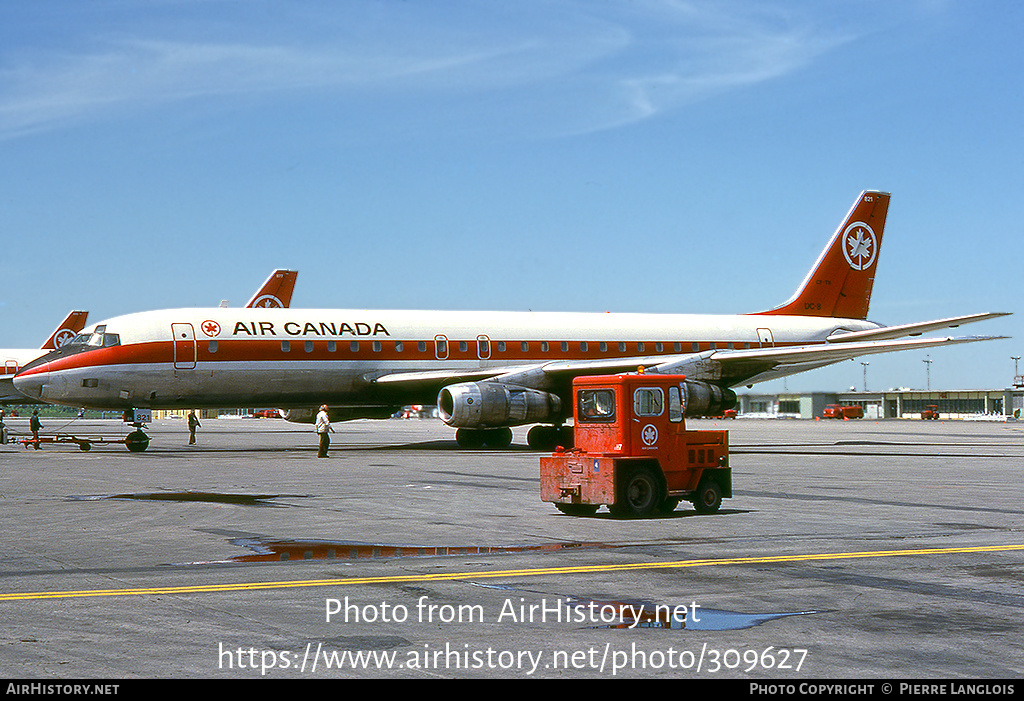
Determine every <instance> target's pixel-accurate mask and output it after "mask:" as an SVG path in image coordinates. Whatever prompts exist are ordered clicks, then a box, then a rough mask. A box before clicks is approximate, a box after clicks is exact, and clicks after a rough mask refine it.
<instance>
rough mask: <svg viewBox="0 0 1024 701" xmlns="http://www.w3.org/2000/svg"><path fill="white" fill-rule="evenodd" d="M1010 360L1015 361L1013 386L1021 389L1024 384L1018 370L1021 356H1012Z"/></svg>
mask: <svg viewBox="0 0 1024 701" xmlns="http://www.w3.org/2000/svg"><path fill="white" fill-rule="evenodd" d="M1010 360H1012V361H1013V385H1014V387H1020V386H1021V384H1024V382H1022V379H1021V376H1020V371H1019V370H1017V361H1018V360H1020V356H1019V355H1011V356H1010Z"/></svg>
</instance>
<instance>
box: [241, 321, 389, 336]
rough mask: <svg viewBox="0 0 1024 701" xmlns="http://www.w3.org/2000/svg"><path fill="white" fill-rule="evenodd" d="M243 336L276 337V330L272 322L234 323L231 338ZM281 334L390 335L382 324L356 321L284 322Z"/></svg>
mask: <svg viewBox="0 0 1024 701" xmlns="http://www.w3.org/2000/svg"><path fill="white" fill-rule="evenodd" d="M240 334H244V335H247V336H278V335H281V334H278V332H277V330H276V329H275V328H274V322H272V321H250V322H245V321H236V322H235V330H234V331H232V332H231V335H232V336H238V335H240ZM283 334H284V335H287V336H380V335H383V336H390V335H391V333H390V332H389V331H388V330H387V328H386V327H385V326H384V324H381V323H374V324H372V325H371V324H368V323H366V322H364V321H357V322H355V323H352V324H349V323H345V322H342V323H340V324H336V323H334V322H326V321H321V322H313V321H307V322H305V323H300V322H298V321H286V322H285V323H284V327H283Z"/></svg>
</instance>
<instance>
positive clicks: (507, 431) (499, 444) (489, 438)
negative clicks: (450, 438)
mask: <svg viewBox="0 0 1024 701" xmlns="http://www.w3.org/2000/svg"><path fill="white" fill-rule="evenodd" d="M455 442H456V443H458V444H459V447H460V448H483V447H484V446H487V447H488V448H507V447H509V446H510V445H512V429H511V428H509V427H507V426H501V427H498V428H460V429H457V430H456V431H455Z"/></svg>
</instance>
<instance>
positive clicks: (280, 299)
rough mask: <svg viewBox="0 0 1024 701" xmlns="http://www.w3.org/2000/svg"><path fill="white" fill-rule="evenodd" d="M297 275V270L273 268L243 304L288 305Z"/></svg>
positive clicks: (252, 305)
mask: <svg viewBox="0 0 1024 701" xmlns="http://www.w3.org/2000/svg"><path fill="white" fill-rule="evenodd" d="M298 277H299V272H298V271H297V270H275V271H274V272H272V273H271V274H270V277H268V278H267V281H266V282H264V283H263V287H261V288H260V289H259V290H257V291H256V294H254V295H253V296H252V299H250V300H249V302H248V303H247V304H246V305H245V306H246V307H288V305H290V304H291V303H292V291H293V290H294V289H295V280H296V278H298Z"/></svg>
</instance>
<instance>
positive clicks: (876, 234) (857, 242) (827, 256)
mask: <svg viewBox="0 0 1024 701" xmlns="http://www.w3.org/2000/svg"><path fill="white" fill-rule="evenodd" d="M888 211H889V193H887V192H871V191H868V192H862V193H861V194H860V197H858V198H857V201H856V202H855V203H854V205H853V208H852V209H851V210H850V213H849V214H847V215H846V219H844V220H843V223H842V224H840V225H839V228H838V229H837V230H836V233H835V234H834V235H833V236H832V239H831V240H830V241H829V242H828V245H827V246H825V250H824V251H822V252H821V256H820V257H819V258H818V261H817V262H816V263H815V264H814V267H813V268H811V272H810V273H808V275H807V277H806V278H805V279H804V281H803V283H802V284H801V285H800V288H799V289H798V290H797V291H796V294H795V295H793V297H792V298H791V299H790V300H789V301H787V302H786V303H785V304H783V305H782V306H781V307H777V308H775V309H770V310H768V311H765V312H758V313H759V314H770V315H786V316H830V317H838V318H842V319H866V318H867V316H868V304H869V303H870V301H871V286H872V285H873V284H874V282H875V266H876V264H877V263H878V251H879V249H880V248H881V246H882V231H883V229H884V228H885V215H886V213H887V212H888Z"/></svg>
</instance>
